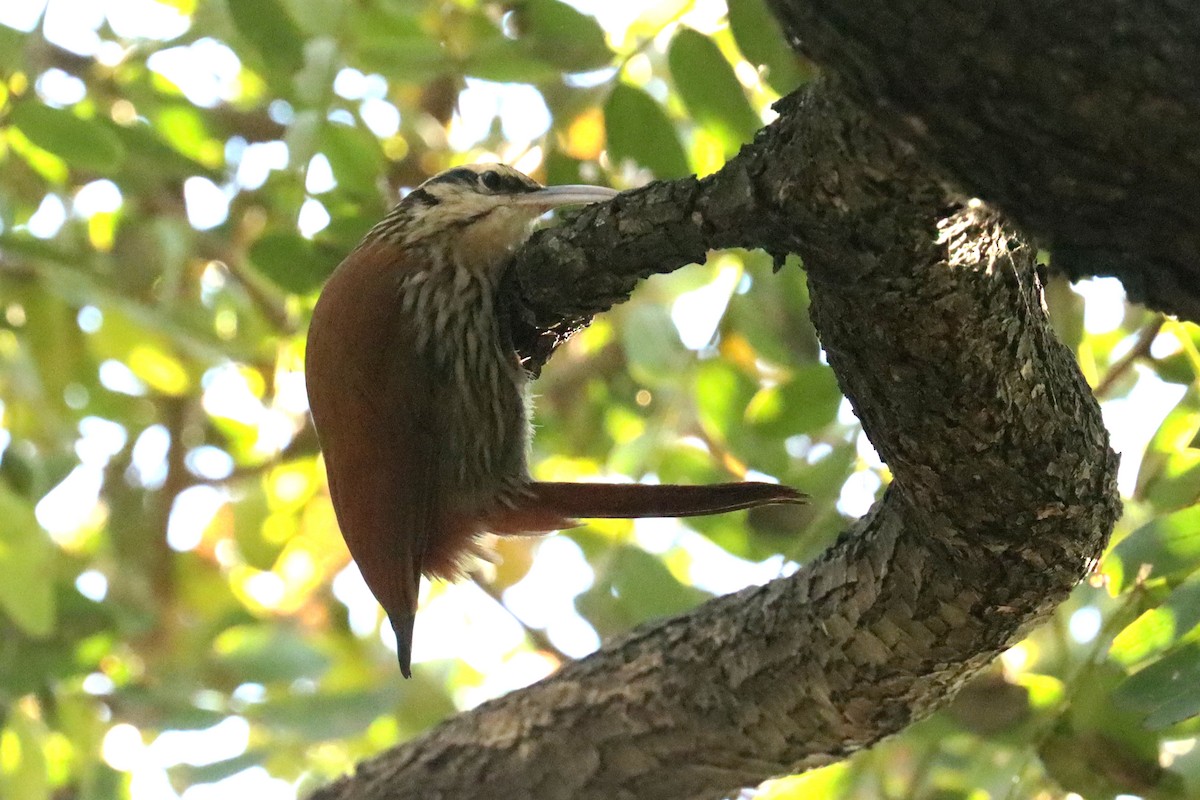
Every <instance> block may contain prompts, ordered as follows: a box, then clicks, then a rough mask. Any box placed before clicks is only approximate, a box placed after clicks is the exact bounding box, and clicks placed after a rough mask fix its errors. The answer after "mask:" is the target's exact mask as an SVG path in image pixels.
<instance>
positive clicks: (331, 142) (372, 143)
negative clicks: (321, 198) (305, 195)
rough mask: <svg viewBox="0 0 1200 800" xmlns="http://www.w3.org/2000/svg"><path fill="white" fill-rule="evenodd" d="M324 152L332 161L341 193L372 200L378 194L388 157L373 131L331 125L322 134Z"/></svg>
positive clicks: (331, 165) (334, 174)
mask: <svg viewBox="0 0 1200 800" xmlns="http://www.w3.org/2000/svg"><path fill="white" fill-rule="evenodd" d="M321 152H323V153H324V154H325V157H326V158H328V159H329V166H330V167H331V168H332V169H333V176H334V178H336V179H337V182H338V189H339V190H340V191H343V192H346V193H347V194H351V195H355V196H361V195H368V196H371V197H372V198H373V197H374V196H375V195H377V194H378V191H377V189H376V188H375V181H376V180H377V179H378V178H379V176H380V175H381V174H382V173H383V169H384V167H383V165H384V155H383V149H382V148H381V147H380V146H379V140H378V139H376V138H375V135H374V134H373V133H371V132H370V131H369V130H367V129H366V128H362V127H358V126H354V127H352V126H350V125H339V124H337V123H330V124H328V125H326V126H325V129H324V130H323V131H322V132H321Z"/></svg>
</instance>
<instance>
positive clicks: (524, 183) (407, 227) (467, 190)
mask: <svg viewBox="0 0 1200 800" xmlns="http://www.w3.org/2000/svg"><path fill="white" fill-rule="evenodd" d="M616 194H617V192H616V190H614V189H609V188H607V187H604V186H584V185H571V186H542V185H541V184H540V183H538V182H537V181H535V180H534V179H533V178H530V177H529V176H528V175H525V174H524V173H522V172H519V171H517V170H515V169H513V168H512V167H509V166H506V165H504V164H469V165H466V166H461V167H455V168H453V169H449V170H446V171H445V172H442V173H439V174H437V175H434V176H433V177H432V178H430V179H429V180H427V181H425V182H424V183H422V184H421V185H420V186H418V187H417V188H416V189H413V190H412V191H411V192H409V193H408V195H407V196H405V198H404V199H403V200H401V201H400V204H399V205H397V206H396V208H395V209H394V210H393V212H392V213H391V214H389V215H388V217H389V219H388V220H385V221H384V223H381V225H380V227H381V228H384V226H386V225H387V223H388V222H389V220H390V221H391V222H392V228H393V230H394V233H395V234H397V235H398V236H397V238H398V239H399V240H401V241H402V242H403V243H405V244H415V243H418V242H421V243H425V244H427V245H430V246H434V247H442V248H446V249H447V250H449V251H453V254H454V255H455V256H456V258H457V260H458V261H459V263H464V262H465V263H466V264H467V265H468V266H472V267H476V268H483V269H490V268H492V267H494V266H495V265H497V264H501V263H503V262H505V261H507V257H508V255H509V254H510V253H511V252H512V250H513V249H514V248H515V247H517V245H519V244H521V243H522V242H524V241H525V239H526V238H527V237H528V236H529V227H530V223H532V222H533V220H535V219H537V218H538V217H539V216H541V215H542V214H544V213H546V212H547V211H549V210H550V209H552V208H557V207H558V206H565V205H582V204H586V203H595V202H600V201H603V200H609V199H611V198H612V197H614V196H616ZM393 230H386V229H385V230H381V231H380V234H381V235H383V236H388V235H389V234H392V233H393Z"/></svg>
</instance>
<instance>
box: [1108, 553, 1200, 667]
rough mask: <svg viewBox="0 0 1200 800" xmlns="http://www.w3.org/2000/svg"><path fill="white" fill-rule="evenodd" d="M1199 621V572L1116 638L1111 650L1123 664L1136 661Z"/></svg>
mask: <svg viewBox="0 0 1200 800" xmlns="http://www.w3.org/2000/svg"><path fill="white" fill-rule="evenodd" d="M1197 625H1200V575H1193V576H1191V577H1190V578H1188V579H1187V580H1186V581H1184V582H1183V583H1181V584H1179V586H1178V587H1177V588H1176V589H1175V590H1174V591H1173V592H1171V593H1170V595H1168V596H1167V599H1166V600H1165V601H1164V602H1163V604H1162V605H1160V606H1159V607H1158V608H1152V609H1150V610H1149V611H1147V612H1145V613H1144V614H1142V615H1141V616H1139V617H1138V618H1137V619H1135V620H1134V621H1133V622H1132V623H1130V624H1129V625H1128V626H1126V628H1125V629H1124V630H1122V631H1121V632H1120V633H1118V634H1117V636H1116V637H1115V638H1114V639H1113V643H1112V648H1111V649H1110V651H1109V652H1110V653H1111V654H1112V656H1113V657H1114V658H1115V659H1117V660H1118V661H1120V662H1121V663H1123V664H1136V663H1137V662H1139V661H1142V660H1143V659H1145V658H1146V657H1147V656H1149V655H1150V654H1151V653H1154V652H1157V651H1162V650H1166V649H1167V648H1168V647H1170V646H1171V645H1173V644H1175V643H1176V642H1177V641H1179V639H1180V638H1181V637H1182V636H1184V635H1185V634H1187V633H1188V632H1189V631H1191V630H1192V629H1193V628H1195V627H1196V626H1197Z"/></svg>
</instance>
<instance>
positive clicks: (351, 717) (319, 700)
mask: <svg viewBox="0 0 1200 800" xmlns="http://www.w3.org/2000/svg"><path fill="white" fill-rule="evenodd" d="M400 700H401V692H400V691H399V689H398V688H396V687H395V686H394V685H393V686H385V687H384V688H380V689H376V690H373V691H356V692H341V693H337V694H311V695H297V694H292V695H289V696H287V697H280V698H278V699H274V700H271V701H269V702H267V703H263V704H261V705H258V706H255V707H253V708H252V709H250V711H249V712H248V713H247V714H246V716H247V717H248V718H249V719H251V720H252V721H255V722H260V723H263V724H266V725H269V726H271V727H272V728H282V729H284V730H286V731H289V732H291V733H293V734H296V735H299V736H302V737H303V738H304V739H306V740H308V741H310V742H319V741H324V740H326V739H342V738H346V737H349V736H358V735H361V734H362V732H363V731H364V730H366V729H367V727H368V726H370V724H371V723H372V722H373V721H374V720H376V719H377V718H378V717H380V716H381V715H384V714H387V713H389V712H390V711H391V710H392V709H393V708H394V707H395V705H396V704H397V703H399V702H400Z"/></svg>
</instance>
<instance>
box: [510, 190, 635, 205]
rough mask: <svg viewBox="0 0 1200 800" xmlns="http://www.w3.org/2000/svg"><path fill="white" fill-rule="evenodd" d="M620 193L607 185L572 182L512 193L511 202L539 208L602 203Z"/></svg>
mask: <svg viewBox="0 0 1200 800" xmlns="http://www.w3.org/2000/svg"><path fill="white" fill-rule="evenodd" d="M618 194H620V193H619V192H618V191H617V190H616V189H609V188H608V187H607V186H587V185H584V184H573V185H566V186H547V187H545V188H544V189H538V190H536V191H533V192H526V193H525V194H517V195H513V197H512V199H511V203H512V204H513V205H516V206H538V207H539V208H546V209H550V208H557V207H558V206H575V205H586V204H588V203H602V202H604V201H605V200H611V199H613V198H614V197H616V196H617V195H618Z"/></svg>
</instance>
